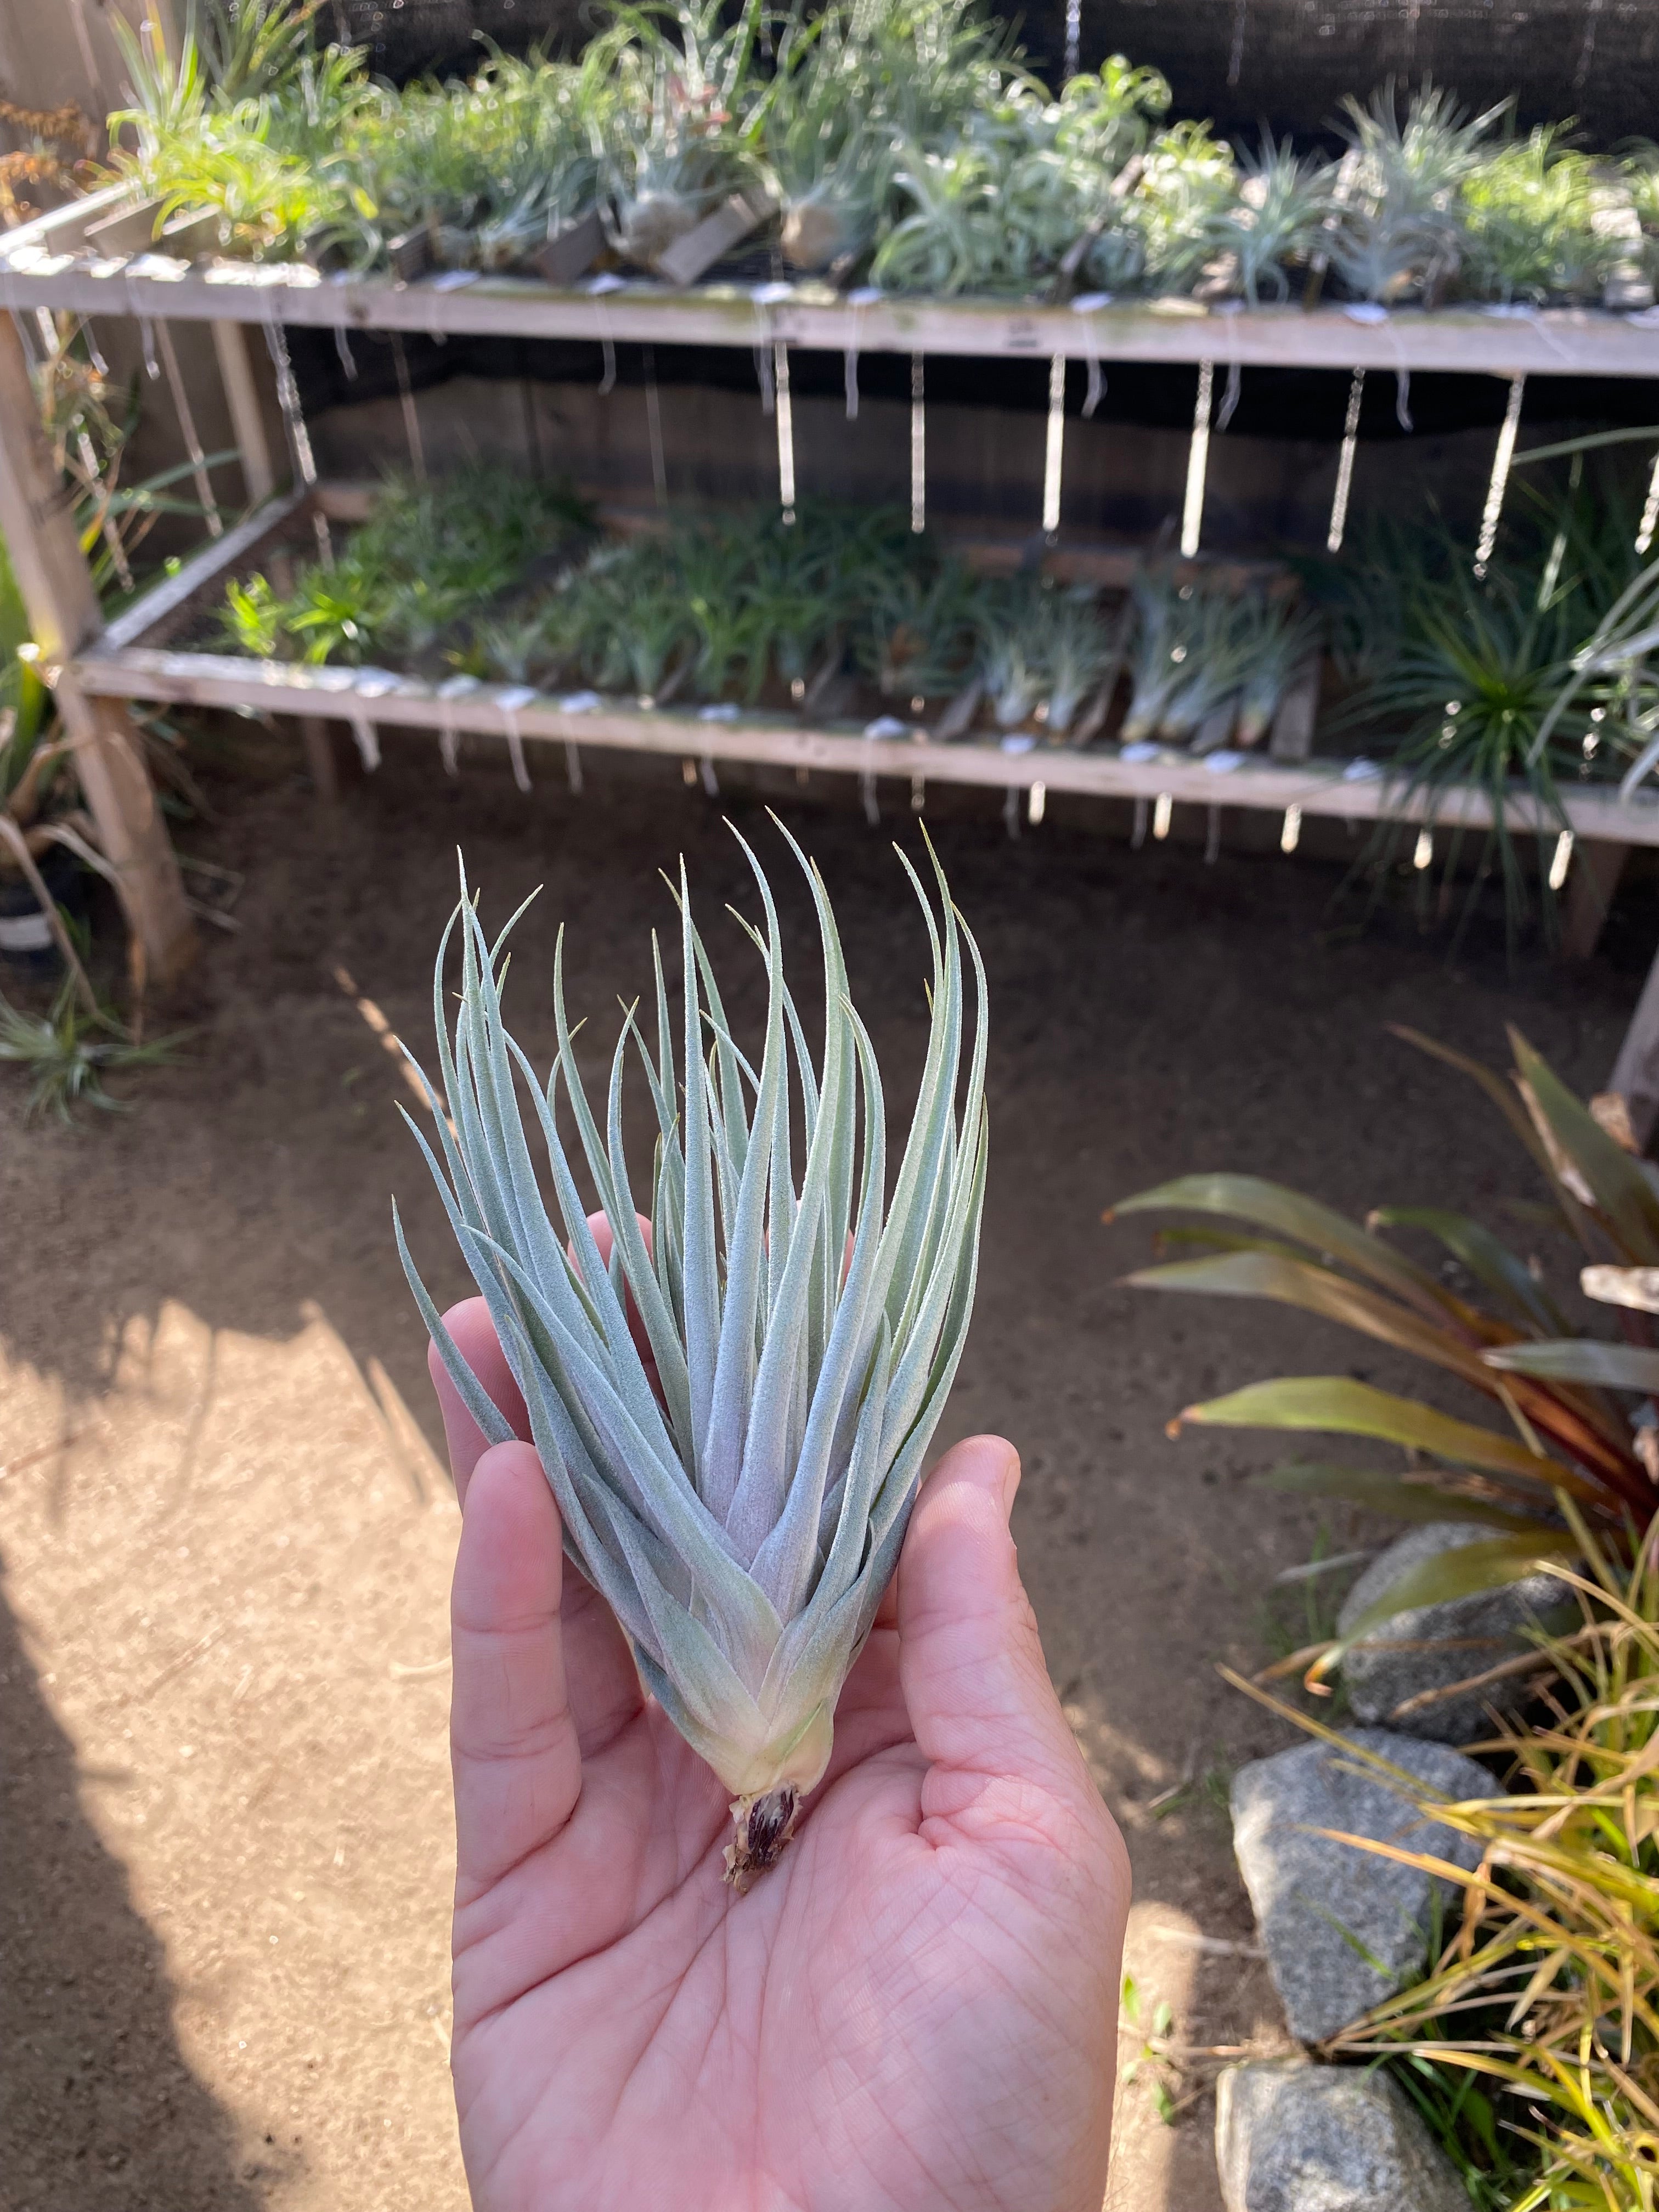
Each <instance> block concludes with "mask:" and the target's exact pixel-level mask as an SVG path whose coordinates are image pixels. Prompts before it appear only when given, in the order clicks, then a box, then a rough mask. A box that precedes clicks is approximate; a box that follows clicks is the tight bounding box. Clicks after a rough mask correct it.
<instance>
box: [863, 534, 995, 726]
mask: <svg viewBox="0 0 1659 2212" xmlns="http://www.w3.org/2000/svg"><path fill="white" fill-rule="evenodd" d="M899 544H900V546H901V548H902V550H899V551H897V552H896V553H895V554H894V556H892V557H891V558H890V559H889V560H888V561H886V562H882V563H879V564H878V565H877V566H875V567H874V568H873V571H872V574H871V576H870V579H869V585H868V591H867V595H866V605H865V610H864V613H863V616H862V619H861V622H860V633H859V636H858V640H857V647H858V653H859V657H860V660H861V661H862V663H863V665H864V666H865V668H866V670H867V671H868V672H869V674H870V675H872V677H873V678H874V679H875V681H876V684H877V685H878V688H879V690H881V692H882V694H883V696H884V697H886V698H890V699H896V700H908V699H911V698H920V699H936V698H947V697H950V696H952V695H953V694H954V693H956V692H957V691H958V690H960V689H961V687H962V685H963V684H964V683H965V682H966V681H967V680H968V676H969V668H970V666H971V663H972V659H973V653H974V633H975V617H976V611H977V605H978V599H979V592H980V590H981V586H980V585H979V584H978V582H977V580H975V577H974V576H973V574H971V573H970V571H969V568H968V567H967V565H966V563H965V562H963V561H962V560H960V559H959V558H958V557H957V556H956V555H955V554H951V553H945V552H943V551H941V550H940V549H939V547H938V546H937V545H936V544H934V543H933V541H932V540H931V539H929V538H927V537H925V536H924V537H922V538H915V539H911V540H909V541H908V542H906V541H904V540H900V541H899Z"/></svg>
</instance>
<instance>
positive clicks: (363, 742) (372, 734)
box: [351, 714, 380, 775]
mask: <svg viewBox="0 0 1659 2212" xmlns="http://www.w3.org/2000/svg"><path fill="white" fill-rule="evenodd" d="M351 734H352V736H353V738H355V739H356V744H357V750H358V753H359V754H360V756H361V757H362V763H363V774H364V775H374V771H375V769H377V768H379V766H380V732H379V731H378V730H377V729H376V728H375V726H374V723H373V722H371V721H370V720H369V719H368V715H367V714H354V715H353V716H352V717H351Z"/></svg>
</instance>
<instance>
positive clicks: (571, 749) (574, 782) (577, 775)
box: [564, 738, 582, 799]
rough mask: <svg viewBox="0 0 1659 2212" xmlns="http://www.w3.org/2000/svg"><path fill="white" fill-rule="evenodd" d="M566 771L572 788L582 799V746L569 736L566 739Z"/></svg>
mask: <svg viewBox="0 0 1659 2212" xmlns="http://www.w3.org/2000/svg"><path fill="white" fill-rule="evenodd" d="M564 773H565V777H566V780H567V781H568V783H569V786H570V788H571V790H572V791H574V793H575V794H576V796H577V798H578V799H580V797H581V790H582V754H581V747H580V745H578V744H575V743H574V742H573V741H572V740H571V739H570V738H566V740H565V747H564Z"/></svg>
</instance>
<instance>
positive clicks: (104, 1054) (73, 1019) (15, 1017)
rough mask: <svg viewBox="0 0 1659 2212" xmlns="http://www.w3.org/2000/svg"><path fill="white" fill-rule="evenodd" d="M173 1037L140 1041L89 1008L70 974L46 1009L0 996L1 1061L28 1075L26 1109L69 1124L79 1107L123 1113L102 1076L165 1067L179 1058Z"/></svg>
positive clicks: (107, 1016)
mask: <svg viewBox="0 0 1659 2212" xmlns="http://www.w3.org/2000/svg"><path fill="white" fill-rule="evenodd" d="M179 1042H180V1039H179V1038H178V1037H157V1038H155V1039H153V1040H152V1041H151V1042H149V1043H148V1044H144V1043H140V1042H138V1041H137V1040H136V1039H135V1038H134V1037H132V1036H131V1035H130V1034H129V1033H128V1031H127V1030H126V1029H125V1027H124V1026H123V1024H121V1023H120V1022H118V1020H117V1019H116V1018H115V1017H114V1015H112V1014H111V1013H109V1012H106V1011H105V1010H104V1009H102V1008H88V1006H86V1005H85V1004H84V1003H83V1001H82V996H81V994H80V992H79V989H78V987H77V981H76V977H75V976H74V975H70V976H69V977H67V978H66V979H65V981H64V984H63V987H62V988H61V989H60V990H59V992H58V996H57V997H56V999H55V1000H53V1001H52V1010H51V1012H49V1013H46V1014H30V1013H25V1012H22V1011H21V1009H19V1008H18V1007H16V1006H12V1005H11V1004H10V1003H9V1001H8V1000H5V999H0V1061H9V1063H10V1064H11V1065H12V1066H15V1067H20V1068H21V1069H22V1070H23V1071H24V1072H25V1073H26V1074H27V1077H28V1082H29V1091H28V1103H27V1108H26V1109H25V1110H26V1112H27V1115H30V1116H31V1117H33V1116H36V1115H49V1116H51V1118H52V1119H53V1120H54V1121H59V1122H61V1123H63V1125H64V1127H70V1125H71V1124H72V1123H73V1121H74V1119H75V1115H76V1109H77V1108H79V1107H82V1106H88V1107H93V1108H95V1109H98V1110H99V1111H100V1112H102V1113H106V1114H112V1113H125V1111H126V1110H127V1109H126V1107H125V1103H124V1102H123V1101H121V1100H120V1099H118V1098H115V1097H112V1096H111V1095H110V1093H109V1091H107V1090H106V1088H105V1087H104V1078H105V1076H106V1075H109V1074H114V1073H118V1072H123V1071H125V1070H126V1069H129V1068H134V1067H160V1066H169V1065H171V1064H172V1063H173V1062H174V1061H176V1060H177V1059H178V1057H179V1053H178V1047H179Z"/></svg>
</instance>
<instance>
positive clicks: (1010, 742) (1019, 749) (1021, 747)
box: [1001, 730, 1036, 753]
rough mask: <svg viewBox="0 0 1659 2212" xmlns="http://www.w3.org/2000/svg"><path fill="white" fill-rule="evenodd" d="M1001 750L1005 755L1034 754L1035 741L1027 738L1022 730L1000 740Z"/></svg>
mask: <svg viewBox="0 0 1659 2212" xmlns="http://www.w3.org/2000/svg"><path fill="white" fill-rule="evenodd" d="M1001 750H1003V751H1004V752H1005V753H1034V752H1035V751H1036V738H1033V737H1030V736H1028V735H1027V734H1026V732H1024V731H1023V730H1017V731H1016V732H1014V734H1013V736H1012V737H1011V738H1003V739H1002V741H1001Z"/></svg>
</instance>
